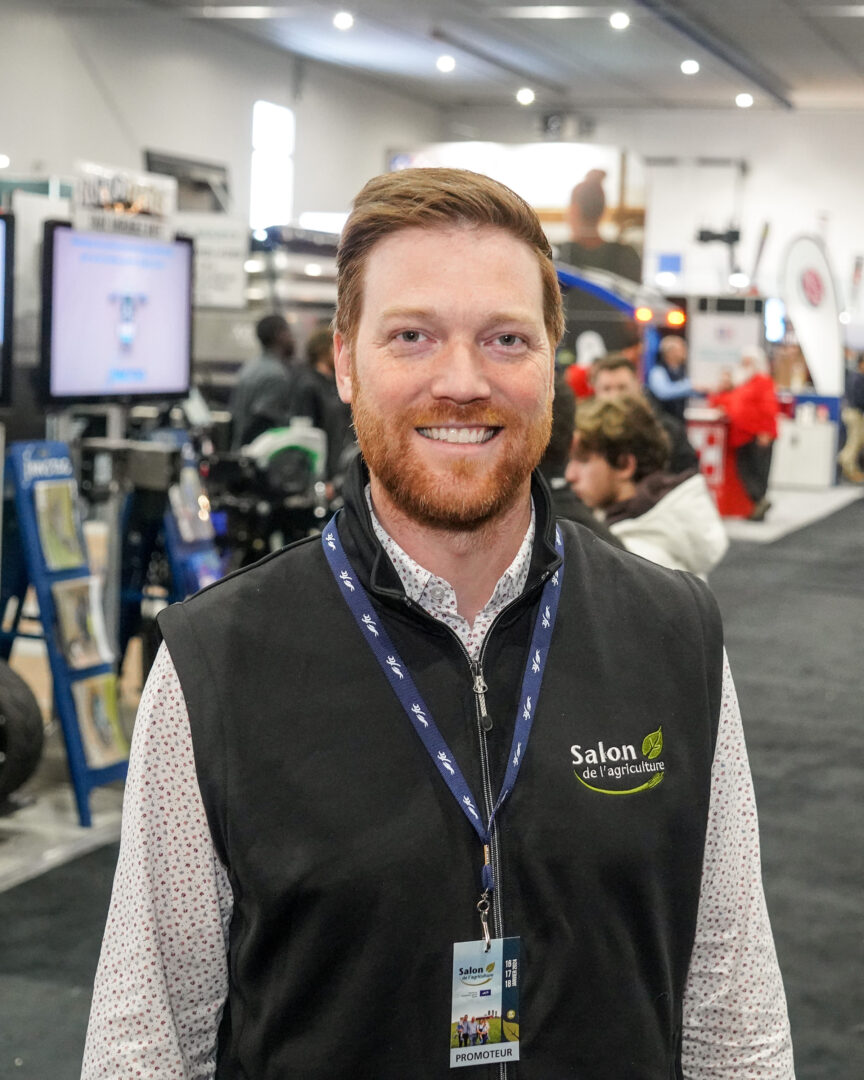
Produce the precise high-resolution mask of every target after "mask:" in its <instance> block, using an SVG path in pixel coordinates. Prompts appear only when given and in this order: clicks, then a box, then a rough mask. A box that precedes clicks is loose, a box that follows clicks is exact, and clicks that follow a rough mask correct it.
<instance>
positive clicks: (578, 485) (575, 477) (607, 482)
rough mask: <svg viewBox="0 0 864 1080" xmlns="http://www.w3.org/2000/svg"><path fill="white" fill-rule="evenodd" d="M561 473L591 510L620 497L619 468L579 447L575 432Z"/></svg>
mask: <svg viewBox="0 0 864 1080" xmlns="http://www.w3.org/2000/svg"><path fill="white" fill-rule="evenodd" d="M564 476H565V478H566V479H567V482H568V483H569V484H570V487H571V488H572V489H573V491H575V492H576V494H577V495H578V496H579V498H580V499H581V500H582V502H584V503H585V505H586V506H590V507H591V509H592V510H597V509H603V508H604V507H607V506H611V505H612V503H614V502H617V501H618V499H619V497H620V494H619V493H620V487H621V480H622V470H621V469H616V468H615V467H614V465H610V464H609V462H608V461H607V460H606V458H605V457H603V455H602V454H598V453H597V452H596V451H594V450H585V449H582V448H580V446H579V435H578V433H577V434H576V435H575V436H574V437H573V448H572V450H571V451H570V461H569V462H568V464H567V468H566V470H565V472H564Z"/></svg>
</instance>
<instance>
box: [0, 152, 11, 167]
mask: <svg viewBox="0 0 864 1080" xmlns="http://www.w3.org/2000/svg"><path fill="white" fill-rule="evenodd" d="M11 164H12V158H10V157H9V155H8V154H0V169H8V168H9V166H10V165H11Z"/></svg>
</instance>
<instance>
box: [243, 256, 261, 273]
mask: <svg viewBox="0 0 864 1080" xmlns="http://www.w3.org/2000/svg"><path fill="white" fill-rule="evenodd" d="M243 269H244V270H245V271H246V273H247V274H260V273H261V271H262V270H263V269H264V263H263V262H262V261H261V260H260V259H247V260H246V262H244V263H243Z"/></svg>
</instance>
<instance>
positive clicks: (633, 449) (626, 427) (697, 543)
mask: <svg viewBox="0 0 864 1080" xmlns="http://www.w3.org/2000/svg"><path fill="white" fill-rule="evenodd" d="M669 452H670V450H669V439H668V437H667V435H666V433H665V431H664V430H663V427H662V425H661V424H660V423H659V422H658V420H657V419H656V417H655V416H654V414H653V413H652V411H651V409H650V408H649V407H648V405H647V404H646V403H645V402H644V401H641V400H639V399H637V398H632V397H618V398H613V399H610V400H607V401H592V402H590V403H588V404H585V405H581V406H580V408H579V410H578V412H577V414H576V433H575V435H574V438H573V449H572V452H571V457H570V462H569V464H568V466H567V471H566V473H565V475H566V478H567V480H568V482H569V483H570V485H571V487H572V488H573V491H575V493H576V494H577V495H578V496H579V498H580V499H582V501H583V502H585V503H586V504H587V505H588V506H590V507H591V508H592V509H593V510H594V511H595V512H597V513H598V514H599V515H601V516H602V518H603V520H604V521H605V522H606V525H607V526H608V527H609V529H610V530H611V532H613V533H614V534H615V535H616V536H617V537H618V539H619V540H620V541H621V542H622V543H623V544H624V546H625V547H626V548H627V549H628V551H632V552H634V553H635V554H637V555H641V556H643V558H646V559H650V560H651V561H652V562H655V563H660V565H661V566H668V567H670V568H671V569H673V570H689V571H690V572H691V573H693V574H698V575H699V576H700V577H702V578H704V577H706V576H707V574H708V572H709V571H710V570H712V569H713V568H714V567H715V566H716V565H717V564H718V563H719V562H720V560H721V559H722V558H723V556H724V555H725V554H726V550H727V548H728V547H729V540H728V538H727V536H726V531H725V529H724V528H723V522H722V521H721V519H720V515H719V514H718V512H717V508H716V506H715V505H714V501H713V499H712V498H711V493H710V492H709V490H708V486H707V484H706V483H705V478H704V477H703V476H702V474H701V473H700V472H699V471H698V469H687V470H685V471H684V472H681V473H670V472H668V471H667V468H668V464H669Z"/></svg>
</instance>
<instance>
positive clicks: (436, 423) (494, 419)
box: [404, 401, 519, 428]
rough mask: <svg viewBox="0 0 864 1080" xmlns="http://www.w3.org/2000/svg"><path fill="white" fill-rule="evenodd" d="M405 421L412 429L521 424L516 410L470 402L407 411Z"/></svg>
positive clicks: (437, 404)
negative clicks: (463, 425) (461, 425)
mask: <svg viewBox="0 0 864 1080" xmlns="http://www.w3.org/2000/svg"><path fill="white" fill-rule="evenodd" d="M404 419H405V421H406V422H407V423H408V424H410V426H411V427H414V428H418V427H450V426H452V425H456V424H465V425H468V426H470V427H514V426H516V425H517V424H518V422H519V414H518V413H517V412H516V410H515V409H502V408H496V407H494V406H490V405H484V404H483V403H481V402H476V401H469V402H467V403H466V404H464V405H460V404H457V403H454V402H450V403H447V402H444V401H442V402H439V403H436V404H434V405H428V406H426V407H424V408H423V409H421V410H418V411H416V412H412V411H410V410H408V411H406V413H405V414H404Z"/></svg>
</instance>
